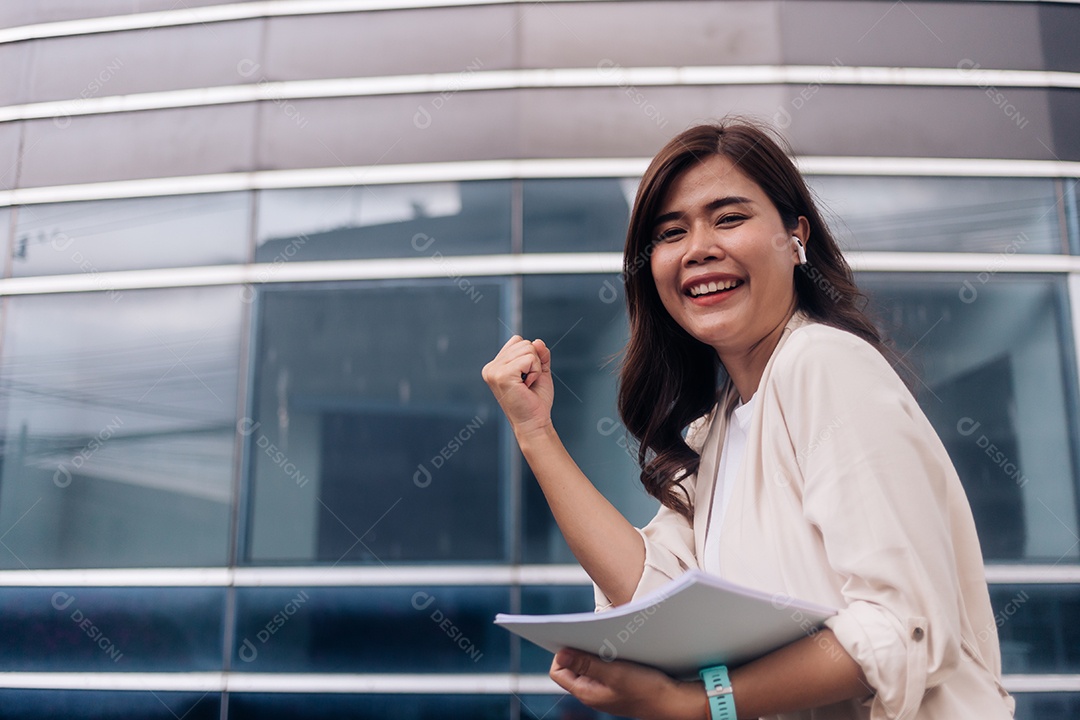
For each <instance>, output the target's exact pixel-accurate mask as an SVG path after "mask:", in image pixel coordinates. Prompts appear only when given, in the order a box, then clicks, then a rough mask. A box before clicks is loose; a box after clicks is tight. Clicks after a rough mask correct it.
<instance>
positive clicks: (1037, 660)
mask: <svg viewBox="0 0 1080 720" xmlns="http://www.w3.org/2000/svg"><path fill="white" fill-rule="evenodd" d="M990 601H991V602H992V603H993V606H994V623H995V625H996V626H997V631H998V638H999V639H1000V641H1001V661H1002V671H1003V672H1005V673H1011V674H1032V673H1080V585H991V586H990ZM978 630H979V629H977V631H978Z"/></svg>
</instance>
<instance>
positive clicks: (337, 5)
mask: <svg viewBox="0 0 1080 720" xmlns="http://www.w3.org/2000/svg"><path fill="white" fill-rule="evenodd" d="M610 1H612V0H547V2H549V3H577V2H610ZM534 2H535V0H262V1H261V2H247V3H231V4H221V5H209V6H206V7H185V8H183V9H179V10H163V11H158V12H145V13H131V14H127V15H110V16H105V17H96V18H80V19H77V20H63V21H58V22H48V23H36V24H33V25H23V26H21V27H11V28H2V29H0V43H10V42H19V41H21V40H34V39H38V38H51V37H65V36H69V35H89V34H93V33H106V32H119V31H123V30H145V29H151V28H160V27H176V26H179V25H196V24H207V23H216V22H230V21H234V20H250V19H253V18H264V17H284V16H289V15H325V14H330V13H345V12H349V13H352V12H374V11H379V10H412V9H424V8H443V7H474V6H480V5H530V4H533V3H534ZM984 2H1046V3H1055V4H1062V5H1074V4H1077V3H1080V0H984Z"/></svg>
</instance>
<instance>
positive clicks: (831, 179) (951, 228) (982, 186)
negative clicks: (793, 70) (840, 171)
mask: <svg viewBox="0 0 1080 720" xmlns="http://www.w3.org/2000/svg"><path fill="white" fill-rule="evenodd" d="M807 182H808V184H809V185H810V187H811V188H812V189H813V191H814V193H815V195H816V196H817V197H818V198H819V200H820V201H821V205H820V209H821V211H822V212H823V213H824V214H825V216H826V219H827V221H828V223H829V227H830V228H831V229H832V231H833V232H834V233H835V235H836V239H837V242H839V243H840V244H841V246H842V247H843V248H844V249H846V250H901V251H909V252H982V253H1009V254H1014V253H1051V254H1057V253H1062V254H1067V253H1068V252H1069V250H1068V244H1067V243H1066V242H1065V233H1064V231H1063V228H1062V227H1061V224H1060V222H1059V218H1060V217H1061V214H1060V212H1059V205H1060V204H1061V202H1062V200H1063V198H1062V195H1063V193H1064V191H1063V189H1061V188H1060V187H1059V186H1058V185H1057V184H1056V183H1055V181H1054V180H1052V179H1049V178H954V177H950V178H935V177H843V176H815V177H809V178H807ZM810 242H813V239H811V240H810Z"/></svg>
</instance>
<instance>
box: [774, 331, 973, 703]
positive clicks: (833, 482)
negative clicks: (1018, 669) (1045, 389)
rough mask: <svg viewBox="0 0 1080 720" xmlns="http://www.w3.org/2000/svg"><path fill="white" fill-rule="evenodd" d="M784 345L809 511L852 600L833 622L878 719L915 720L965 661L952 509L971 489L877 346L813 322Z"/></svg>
mask: <svg viewBox="0 0 1080 720" xmlns="http://www.w3.org/2000/svg"><path fill="white" fill-rule="evenodd" d="M783 350H784V353H783V357H782V358H781V357H778V358H777V364H778V367H777V368H776V370H775V371H774V373H773V377H774V378H776V384H775V387H776V392H777V396H778V402H779V403H780V404H781V406H782V407H783V416H784V422H785V424H786V425H787V428H788V432H789V434H790V438H791V441H792V444H793V447H794V448H795V451H796V461H797V463H798V466H799V469H800V471H801V475H802V493H803V512H804V515H805V517H806V518H807V520H808V521H809V522H810V523H811V524H812V525H813V526H815V527H816V528H817V529H818V530H819V532H820V533H821V538H822V541H823V543H824V548H825V554H826V556H827V558H828V562H829V564H830V566H831V571H832V572H834V573H837V574H838V575H839V578H840V581H841V582H842V594H843V598H844V601H845V603H846V605H845V607H843V608H842V609H841V610H840V612H839V613H838V614H837V615H836V616H834V617H833V618H831V619H830V620H829V621H828V622H827V623H826V625H827V626H828V627H829V628H831V629H832V630H833V632H834V633H835V634H836V637H837V639H838V640H839V642H840V644H841V645H842V646H843V647H844V649H845V650H846V651H847V652H848V653H849V654H850V655H851V657H852V658H854V660H855V661H856V662H857V663H858V664H859V665H860V667H861V668H862V670H863V672H864V673H865V675H866V678H867V680H868V682H869V684H870V686H871V688H872V689H873V691H874V695H873V698H872V699H871V701H870V702H871V718H872V720H884V719H885V718H888V719H890V720H891V719H894V718H907V717H912V716H913V715H914V713H915V711H916V710H917V709H918V707H919V705H920V703H921V700H922V697H923V695H924V694H925V693H926V691H927V690H929V689H930V688H933V687H934V686H936V685H938V684H940V683H942V682H944V681H945V679H946V678H947V677H948V676H949V675H950V674H951V673H952V672H953V671H954V669H955V668H956V667H957V666H958V664H959V662H960V657H961V643H960V635H961V627H962V626H961V617H960V589H959V578H958V573H957V572H956V568H955V557H956V555H955V554H954V552H953V547H952V528H951V526H950V511H949V509H950V506H951V505H952V504H953V503H955V502H957V501H958V500H957V497H956V493H957V492H959V493H960V494H961V497H962V494H963V490H962V487H961V486H960V483H959V478H957V476H956V472H955V470H954V469H953V466H952V463H951V461H950V460H949V457H948V454H947V453H946V451H945V449H944V447H943V446H942V444H941V441H940V440H939V439H938V437H937V434H936V433H935V432H934V429H933V427H932V426H931V425H930V423H929V421H928V420H927V419H926V417H925V415H924V414H923V413H922V411H921V409H920V408H919V406H918V404H917V403H916V401H915V399H914V398H913V397H912V395H911V393H910V392H908V390H907V388H906V387H905V386H904V384H903V383H902V382H901V380H900V378H899V377H898V376H897V375H896V373H895V372H894V371H893V369H892V368H891V367H890V366H889V364H888V363H887V362H886V361H885V359H884V358H883V357H882V356H881V354H880V353H879V352H878V351H877V350H875V349H874V348H873V347H872V346H870V345H869V344H868V343H866V342H864V341H863V340H861V339H860V338H857V337H856V336H854V335H851V334H850V333H846V332H843V331H839V330H836V329H834V328H828V327H825V326H821V325H814V326H808V327H806V328H803V329H802V330H801V331H800V332H796V333H793V335H792V337H791V338H790V339H789V342H788V343H787V344H786V345H785V347H784V348H783ZM963 502H964V503H965V505H966V500H963ZM823 570H824V571H828V568H823Z"/></svg>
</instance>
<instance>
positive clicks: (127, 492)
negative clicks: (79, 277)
mask: <svg viewBox="0 0 1080 720" xmlns="http://www.w3.org/2000/svg"><path fill="white" fill-rule="evenodd" d="M242 307H243V303H242V301H241V292H240V288H238V287H209V288H181V289H169V290H138V291H128V290H125V291H123V292H115V293H113V292H107V293H96V292H95V293H66V294H58V295H35V296H22V297H14V298H8V299H7V300H6V322H5V326H4V338H3V358H2V360H3V362H2V366H0V423H2V425H0V427H2V429H3V433H2V438H3V446H2V451H3V467H2V481H0V528H2V529H0V533H2V534H3V536H4V546H3V548H0V567H3V568H16V569H21V568H52V567H76V568H78V567H130V566H135V567H138V566H149V567H153V566H162V565H167V566H175V565H196V566H198V565H219V564H224V563H225V562H226V560H227V556H228V548H229V521H230V512H231V507H232V505H231V499H232V485H233V482H232V480H233V459H234V445H235V443H236V392H237V380H238V378H237V374H238V364H239V352H238V351H239V347H240V311H241V308H242Z"/></svg>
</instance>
